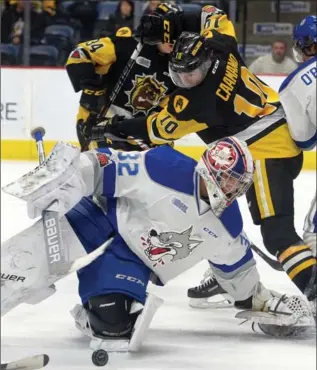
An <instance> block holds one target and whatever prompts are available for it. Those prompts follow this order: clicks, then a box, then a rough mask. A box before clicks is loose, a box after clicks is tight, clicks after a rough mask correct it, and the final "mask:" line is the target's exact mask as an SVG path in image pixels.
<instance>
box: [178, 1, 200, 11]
mask: <svg viewBox="0 0 317 370" xmlns="http://www.w3.org/2000/svg"><path fill="white" fill-rule="evenodd" d="M178 5H179V6H180V7H181V8H182V9H183V10H184V12H195V11H200V10H201V8H202V6H201V5H199V4H190V3H180V4H178Z"/></svg>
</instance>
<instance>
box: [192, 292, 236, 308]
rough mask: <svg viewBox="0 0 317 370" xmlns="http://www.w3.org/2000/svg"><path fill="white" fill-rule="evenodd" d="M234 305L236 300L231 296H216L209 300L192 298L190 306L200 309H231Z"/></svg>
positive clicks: (208, 298)
mask: <svg viewBox="0 0 317 370" xmlns="http://www.w3.org/2000/svg"><path fill="white" fill-rule="evenodd" d="M233 305H234V300H233V298H232V297H231V296H230V295H229V294H222V295H216V296H213V297H207V298H190V300H189V306H190V307H192V308H200V309H206V308H211V309H218V308H231V307H233Z"/></svg>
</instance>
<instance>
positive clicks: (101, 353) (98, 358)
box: [91, 349, 109, 366]
mask: <svg viewBox="0 0 317 370" xmlns="http://www.w3.org/2000/svg"><path fill="white" fill-rule="evenodd" d="M91 360H92V363H93V364H94V365H95V366H105V365H107V363H108V360H109V356H108V352H106V351H105V350H103V349H98V350H97V351H94V353H93V354H92V356H91Z"/></svg>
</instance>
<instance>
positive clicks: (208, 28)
mask: <svg viewBox="0 0 317 370" xmlns="http://www.w3.org/2000/svg"><path fill="white" fill-rule="evenodd" d="M213 30H215V31H217V32H219V33H222V34H223V35H227V36H231V37H233V38H235V39H236V32H235V29H234V26H233V23H232V22H231V21H230V20H229V19H228V16H227V14H225V13H224V12H223V11H221V10H219V9H217V8H215V7H214V6H211V5H206V6H204V7H203V8H202V12H201V34H202V35H203V36H204V37H206V38H208V37H212V31H213Z"/></svg>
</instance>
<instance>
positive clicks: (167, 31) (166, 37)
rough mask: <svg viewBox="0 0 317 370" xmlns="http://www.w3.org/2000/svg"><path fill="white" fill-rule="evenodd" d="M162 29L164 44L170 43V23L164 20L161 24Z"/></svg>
mask: <svg viewBox="0 0 317 370" xmlns="http://www.w3.org/2000/svg"><path fill="white" fill-rule="evenodd" d="M163 28H164V42H166V43H170V42H171V33H170V32H171V26H170V21H168V20H166V19H165V20H164V23H163Z"/></svg>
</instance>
